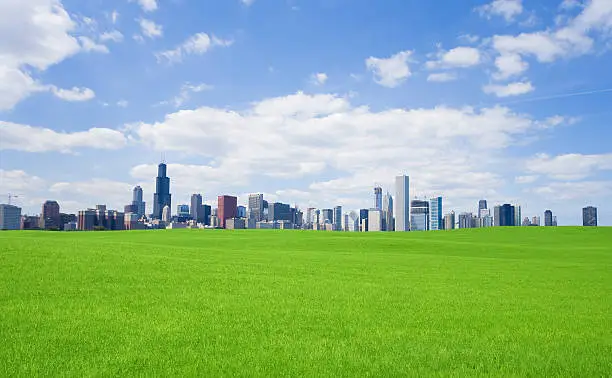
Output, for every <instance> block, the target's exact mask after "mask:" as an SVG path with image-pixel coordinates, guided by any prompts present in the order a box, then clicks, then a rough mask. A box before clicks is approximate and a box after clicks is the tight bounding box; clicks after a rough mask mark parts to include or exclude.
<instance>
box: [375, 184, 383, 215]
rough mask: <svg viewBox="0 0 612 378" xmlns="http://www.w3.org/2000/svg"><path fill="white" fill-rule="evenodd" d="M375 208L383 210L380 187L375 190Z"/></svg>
mask: <svg viewBox="0 0 612 378" xmlns="http://www.w3.org/2000/svg"><path fill="white" fill-rule="evenodd" d="M374 208H375V209H376V210H382V188H381V187H379V186H377V187H376V188H374Z"/></svg>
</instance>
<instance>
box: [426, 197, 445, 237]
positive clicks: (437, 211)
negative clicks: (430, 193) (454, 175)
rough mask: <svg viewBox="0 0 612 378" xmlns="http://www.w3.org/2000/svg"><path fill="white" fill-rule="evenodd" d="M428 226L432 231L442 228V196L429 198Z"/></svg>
mask: <svg viewBox="0 0 612 378" xmlns="http://www.w3.org/2000/svg"><path fill="white" fill-rule="evenodd" d="M429 227H430V229H431V230H432V231H437V230H442V229H443V228H444V223H443V220H442V197H436V198H432V199H430V200H429Z"/></svg>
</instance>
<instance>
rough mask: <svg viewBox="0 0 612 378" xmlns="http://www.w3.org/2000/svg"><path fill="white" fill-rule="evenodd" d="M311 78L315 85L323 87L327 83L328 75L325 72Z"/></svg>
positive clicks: (315, 74)
mask: <svg viewBox="0 0 612 378" xmlns="http://www.w3.org/2000/svg"><path fill="white" fill-rule="evenodd" d="M310 78H311V80H312V82H313V83H314V84H315V85H323V84H325V82H326V81H327V74H326V73H324V72H319V73H314V74H312V76H311V77H310Z"/></svg>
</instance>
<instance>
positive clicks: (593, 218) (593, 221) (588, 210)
mask: <svg viewBox="0 0 612 378" xmlns="http://www.w3.org/2000/svg"><path fill="white" fill-rule="evenodd" d="M582 225H583V226H585V227H597V208H596V207H593V206H587V207H585V208H583V209H582Z"/></svg>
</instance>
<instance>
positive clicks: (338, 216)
mask: <svg viewBox="0 0 612 378" xmlns="http://www.w3.org/2000/svg"><path fill="white" fill-rule="evenodd" d="M333 225H334V231H341V230H342V206H335V207H334V219H333Z"/></svg>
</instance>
